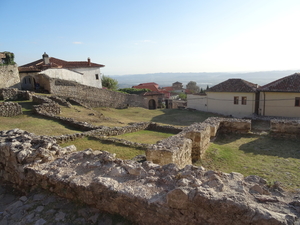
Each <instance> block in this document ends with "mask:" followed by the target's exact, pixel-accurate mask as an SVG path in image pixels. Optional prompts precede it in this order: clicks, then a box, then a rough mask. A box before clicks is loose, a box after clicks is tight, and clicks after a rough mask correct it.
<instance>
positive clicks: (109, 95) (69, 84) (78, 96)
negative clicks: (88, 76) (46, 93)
mask: <svg viewBox="0 0 300 225" xmlns="http://www.w3.org/2000/svg"><path fill="white" fill-rule="evenodd" d="M50 93H51V94H55V95H57V96H61V97H67V98H73V99H75V100H77V101H79V102H82V103H83V104H85V105H88V106H89V107H111V108H126V107H128V106H131V107H144V108H147V102H146V101H145V100H144V98H143V96H140V95H131V94H124V93H120V92H115V91H110V90H106V89H99V88H95V87H90V86H86V85H82V84H79V83H76V82H73V81H66V80H59V79H50Z"/></svg>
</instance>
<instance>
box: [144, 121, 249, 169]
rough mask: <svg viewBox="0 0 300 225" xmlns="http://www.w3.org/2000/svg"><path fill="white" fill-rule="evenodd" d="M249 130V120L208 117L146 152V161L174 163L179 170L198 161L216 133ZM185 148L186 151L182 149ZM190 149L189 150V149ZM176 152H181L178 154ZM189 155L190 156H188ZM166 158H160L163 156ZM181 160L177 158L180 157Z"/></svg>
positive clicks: (244, 131)
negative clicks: (188, 143) (180, 142)
mask: <svg viewBox="0 0 300 225" xmlns="http://www.w3.org/2000/svg"><path fill="white" fill-rule="evenodd" d="M250 130H251V120H244V119H235V118H219V117H210V118H208V119H207V120H205V121H204V122H203V123H195V124H193V125H191V126H189V127H186V128H184V129H183V130H182V131H181V132H180V133H178V134H177V135H175V136H173V137H171V138H167V139H165V140H163V141H161V142H159V143H158V144H156V145H153V146H151V147H149V148H148V149H147V150H146V157H147V160H149V161H153V162H155V163H158V164H160V165H164V164H167V163H175V164H176V165H178V166H179V167H180V168H182V167H184V166H185V165H188V164H191V161H193V162H195V161H197V160H199V159H200V158H201V157H202V156H203V155H204V153H205V151H206V150H207V149H208V147H209V144H210V138H211V137H214V136H216V134H217V132H228V133H230V132H234V133H246V132H249V131H250ZM175 140H176V141H177V140H180V141H182V143H186V142H187V140H191V145H185V144H183V145H179V146H180V147H179V148H178V142H176V141H175ZM184 146H186V147H187V149H183V147H184ZM189 148H191V149H189ZM178 150H179V151H182V153H181V154H178ZM189 153H190V155H188V154H189ZM165 155H166V157H162V156H165ZM182 155H183V158H180V159H179V158H177V157H182Z"/></svg>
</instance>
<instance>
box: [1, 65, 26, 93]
mask: <svg viewBox="0 0 300 225" xmlns="http://www.w3.org/2000/svg"><path fill="white" fill-rule="evenodd" d="M0 88H18V89H20V88H21V86H20V77H19V71H18V66H17V64H15V65H1V66H0Z"/></svg>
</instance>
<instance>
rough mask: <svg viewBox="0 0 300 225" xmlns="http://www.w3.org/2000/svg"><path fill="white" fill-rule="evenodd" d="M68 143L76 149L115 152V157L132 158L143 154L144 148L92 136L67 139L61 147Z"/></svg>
mask: <svg viewBox="0 0 300 225" xmlns="http://www.w3.org/2000/svg"><path fill="white" fill-rule="evenodd" d="M69 145H75V146H76V148H77V150H78V151H82V150H85V149H87V148H91V149H93V150H102V151H107V152H110V153H115V154H116V157H117V158H120V159H132V158H133V157H135V156H137V155H142V154H145V151H144V150H140V149H138V148H131V147H127V146H124V145H122V144H115V143H111V142H108V141H102V140H99V139H96V138H93V137H84V138H80V139H77V140H74V141H69V142H66V143H63V144H60V146H61V147H66V146H69Z"/></svg>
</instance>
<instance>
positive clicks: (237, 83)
mask: <svg viewBox="0 0 300 225" xmlns="http://www.w3.org/2000/svg"><path fill="white" fill-rule="evenodd" d="M257 88H258V85H257V84H253V83H251V82H248V81H246V80H243V79H228V80H226V81H224V82H222V83H219V84H217V85H215V86H213V87H211V88H209V89H208V90H207V91H206V95H203V94H200V95H188V98H187V101H188V104H187V107H188V108H194V109H197V110H201V111H207V112H213V113H219V114H223V115H227V116H234V117H238V118H243V117H251V116H252V115H253V114H254V113H258V109H259V94H258V90H257Z"/></svg>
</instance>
